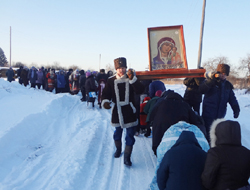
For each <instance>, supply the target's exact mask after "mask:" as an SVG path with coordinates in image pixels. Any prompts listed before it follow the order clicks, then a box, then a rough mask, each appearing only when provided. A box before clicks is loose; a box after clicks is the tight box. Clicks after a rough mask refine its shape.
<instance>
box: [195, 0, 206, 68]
mask: <svg viewBox="0 0 250 190" xmlns="http://www.w3.org/2000/svg"><path fill="white" fill-rule="evenodd" d="M205 7H206V0H203V7H202V18H201V31H200V46H199V53H198V63H197V69H199V68H200V66H201V56H202V40H203V31H204V22H205Z"/></svg>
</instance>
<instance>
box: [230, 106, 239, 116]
mask: <svg viewBox="0 0 250 190" xmlns="http://www.w3.org/2000/svg"><path fill="white" fill-rule="evenodd" d="M232 109H233V111H234V118H235V119H236V118H238V117H239V114H240V107H239V105H238V104H236V105H233V107H232Z"/></svg>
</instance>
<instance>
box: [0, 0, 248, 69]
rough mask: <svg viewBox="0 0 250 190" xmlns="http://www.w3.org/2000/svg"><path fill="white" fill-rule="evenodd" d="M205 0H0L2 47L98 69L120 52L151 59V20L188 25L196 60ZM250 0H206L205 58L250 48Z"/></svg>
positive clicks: (40, 61) (133, 63)
mask: <svg viewBox="0 0 250 190" xmlns="http://www.w3.org/2000/svg"><path fill="white" fill-rule="evenodd" d="M202 5H203V0H171V1H169V0H165V1H163V0H154V1H153V0H126V1H125V0H124V1H120V0H117V1H115V0H113V1H111V0H102V1H101V0H99V1H97V0H91V1H89V0H88V1H86V0H71V1H69V0H68V1H66V0H0V22H1V24H0V47H1V48H2V49H3V51H4V52H5V55H6V57H7V59H8V61H9V54H10V53H9V52H10V51H9V49H10V26H11V27H12V61H14V62H18V61H20V62H22V63H25V64H28V65H31V64H32V63H36V64H37V65H39V66H41V65H43V66H46V65H47V64H53V63H54V62H59V63H60V65H62V66H67V67H68V66H70V65H78V66H80V67H82V69H85V70H86V69H94V70H99V55H100V54H101V68H105V65H106V64H108V63H110V64H113V60H114V59H115V58H117V57H121V56H124V57H126V58H127V62H128V66H129V67H132V68H134V69H135V70H144V69H145V67H147V66H148V64H149V60H148V39H147V28H148V27H157V26H173V25H183V28H184V39H185V45H186V54H187V61H188V66H189V68H190V69H195V68H196V67H197V60H198V48H199V38H200V26H201V15H202ZM249 10H250V0H237V1H236V0H207V4H206V17H205V28H204V38H203V53H202V62H204V61H207V60H208V59H209V58H213V57H216V56H226V57H228V59H229V60H230V63H231V64H234V65H237V64H238V63H239V60H240V59H241V58H244V57H246V56H247V54H249V53H250V48H249V47H250V37H249V34H250V26H249V18H250V12H249Z"/></svg>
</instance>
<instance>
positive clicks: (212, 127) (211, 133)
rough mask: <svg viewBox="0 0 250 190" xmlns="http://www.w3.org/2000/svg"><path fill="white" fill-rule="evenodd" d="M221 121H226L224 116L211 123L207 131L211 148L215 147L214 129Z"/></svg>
mask: <svg viewBox="0 0 250 190" xmlns="http://www.w3.org/2000/svg"><path fill="white" fill-rule="evenodd" d="M223 121H226V120H225V119H224V118H221V119H216V120H214V122H213V123H212V125H211V128H210V132H209V135H210V144H211V148H213V147H216V144H215V143H216V140H217V137H216V135H215V129H216V127H217V125H218V124H219V123H221V122H223Z"/></svg>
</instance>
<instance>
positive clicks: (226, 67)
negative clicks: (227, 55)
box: [217, 63, 230, 76]
mask: <svg viewBox="0 0 250 190" xmlns="http://www.w3.org/2000/svg"><path fill="white" fill-rule="evenodd" d="M217 72H220V73H226V75H227V76H228V75H229V72H230V66H229V65H227V64H224V63H221V64H218V66H217Z"/></svg>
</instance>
